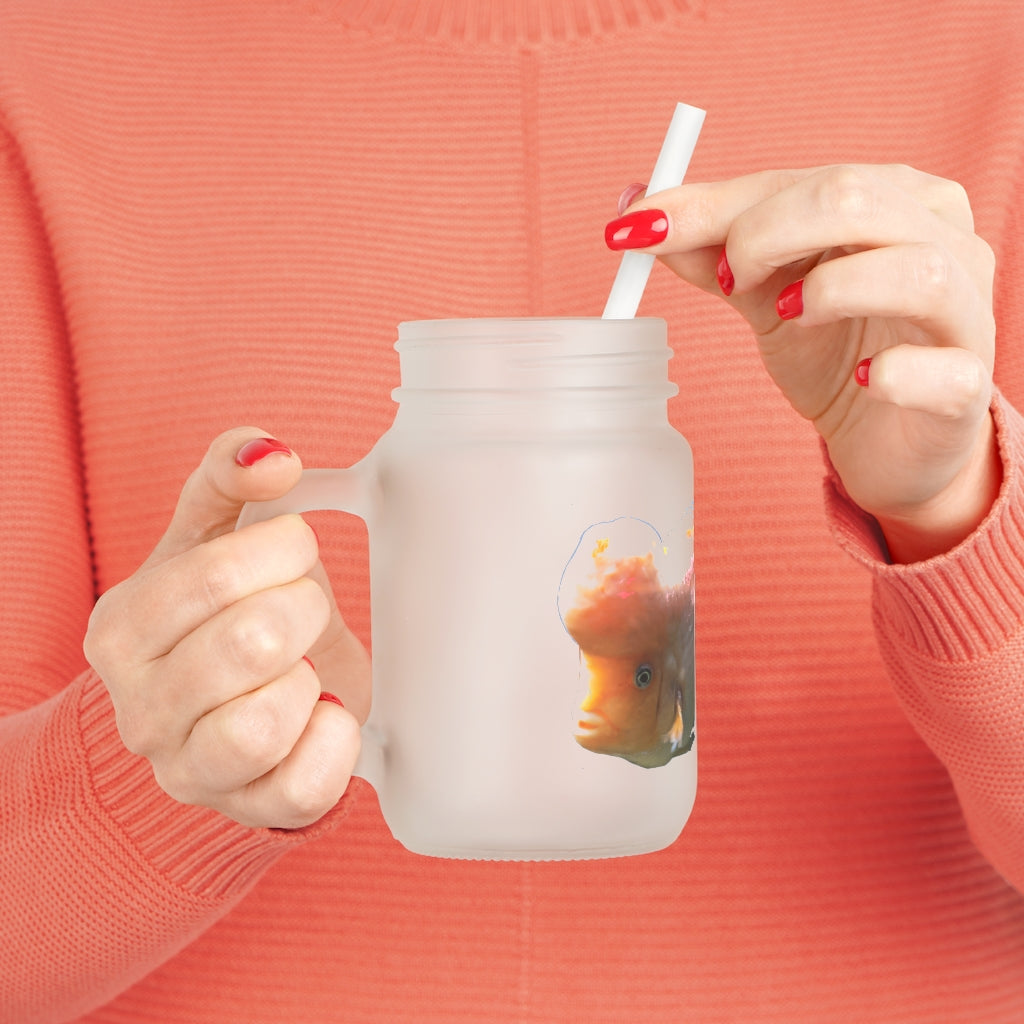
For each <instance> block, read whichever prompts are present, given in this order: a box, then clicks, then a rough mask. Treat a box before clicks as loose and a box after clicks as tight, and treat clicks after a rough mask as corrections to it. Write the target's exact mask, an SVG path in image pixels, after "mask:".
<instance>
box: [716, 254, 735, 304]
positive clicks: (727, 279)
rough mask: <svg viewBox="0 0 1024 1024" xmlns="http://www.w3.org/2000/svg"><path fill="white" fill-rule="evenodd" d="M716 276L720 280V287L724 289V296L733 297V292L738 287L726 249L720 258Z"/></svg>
mask: <svg viewBox="0 0 1024 1024" xmlns="http://www.w3.org/2000/svg"><path fill="white" fill-rule="evenodd" d="M715 276H716V277H717V278H718V287H719V288H721V289H722V294H723V295H732V290H733V288H735V287H736V279H735V278H734V277H733V276H732V268H731V267H730V266H729V258H728V257H727V256H726V255H725V249H723V250H722V254H721V256H719V257H718V266H717V267H716V268H715Z"/></svg>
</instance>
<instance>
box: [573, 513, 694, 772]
mask: <svg viewBox="0 0 1024 1024" xmlns="http://www.w3.org/2000/svg"><path fill="white" fill-rule="evenodd" d="M668 554H669V551H668V548H666V547H664V546H663V545H662V541H661V537H660V535H659V534H658V533H657V531H656V530H655V529H654V528H653V527H652V526H651V525H650V524H648V523H645V522H643V521H642V520H637V519H632V518H629V517H622V518H620V519H616V520H611V521H609V522H606V523H598V524H596V525H595V526H593V527H591V528H590V529H588V530H587V531H586V532H585V533H584V534H583V537H582V538H581V540H580V544H579V546H578V547H577V549H576V551H575V552H574V554H573V557H572V558H571V559H570V561H569V564H568V565H567V566H566V570H565V573H564V574H563V577H562V586H561V587H560V590H559V613H560V615H561V617H562V622H563V624H564V626H565V628H566V631H567V632H568V633H569V635H570V636H571V637H572V639H573V640H574V641H575V642H576V644H577V645H578V646H579V650H580V660H581V668H582V672H583V675H584V676H585V678H586V682H587V692H586V696H585V697H584V698H583V701H582V703H581V705H580V707H579V718H578V721H577V723H576V729H575V733H574V736H575V739H576V742H577V743H579V745H580V746H582V747H584V748H585V749H587V750H590V751H593V752H594V753H597V754H609V755H613V756H616V757H622V758H625V759H626V760H627V761H631V762H632V763H633V764H637V765H640V766H642V767H644V768H656V767H660V766H661V765H665V764H668V762H669V761H670V760H671V759H672V758H674V757H678V756H679V755H681V754H685V753H687V752H689V751H690V750H691V749H692V748H693V744H694V740H695V736H696V714H695V688H694V631H693V627H694V586H693V561H692V558H691V559H690V562H689V568H688V569H687V570H686V572H685V574H683V577H682V579H681V580H680V581H679V582H677V583H674V584H670V585H666V584H665V582H664V581H663V579H662V575H661V573H659V562H661V563H662V565H663V566H664V565H665V564H666V563H668V562H669V561H670V560H669V559H668V558H667V556H668ZM677 575H678V573H677Z"/></svg>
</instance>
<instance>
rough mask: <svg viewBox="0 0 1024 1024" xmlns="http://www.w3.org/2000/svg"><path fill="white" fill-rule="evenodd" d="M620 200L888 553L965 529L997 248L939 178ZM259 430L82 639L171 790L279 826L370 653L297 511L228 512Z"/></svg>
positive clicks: (213, 467) (328, 743) (989, 453)
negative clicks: (795, 288) (663, 230)
mask: <svg viewBox="0 0 1024 1024" xmlns="http://www.w3.org/2000/svg"><path fill="white" fill-rule="evenodd" d="M641 209H659V210H663V211H664V212H665V214H666V218H667V221H668V234H667V236H666V237H665V239H664V240H663V241H662V242H660V243H658V244H657V245H654V246H652V247H650V249H649V251H651V252H654V253H656V254H657V255H658V256H659V257H661V259H662V260H663V262H665V263H666V264H667V265H668V266H670V267H671V268H672V269H673V270H674V271H675V272H676V273H677V274H678V275H679V276H680V277H682V278H684V279H685V280H687V281H689V282H691V283H693V284H695V285H696V286H698V287H700V288H703V289H705V290H707V291H709V292H712V293H714V294H717V295H719V296H722V298H723V301H727V302H729V303H730V304H731V305H732V306H733V307H734V308H736V310H737V311H738V312H739V313H740V314H742V315H743V316H744V317H745V318H746V319H747V321H748V322H749V323H750V325H751V327H752V328H753V331H754V335H755V337H756V341H757V344H758V346H759V350H760V354H761V358H762V359H763V360H764V364H765V366H766V368H767V370H768V372H769V373H770V374H771V376H772V378H773V379H774V381H775V382H776V384H777V385H778V387H779V389H780V390H781V391H782V393H783V395H784V396H785V397H786V398H787V399H788V400H789V402H790V403H791V404H792V405H793V407H794V408H795V409H796V410H797V411H798V412H799V413H801V415H803V416H805V417H806V418H807V419H808V420H810V421H811V422H812V423H813V425H814V426H815V428H816V429H817V430H818V431H819V433H820V434H821V436H822V437H823V438H824V439H825V442H826V444H827V445H828V450H829V454H830V456H831V459H832V462H833V464H834V466H835V468H836V470H837V472H838V473H839V475H840V477H841V478H842V480H843V483H844V485H845V487H846V489H847V491H848V492H849V494H850V495H851V497H852V498H853V499H854V500H855V501H856V502H857V503H858V504H859V505H860V506H861V507H862V508H864V509H865V510H866V511H868V512H870V513H871V514H872V515H874V516H875V517H876V518H877V520H878V522H879V524H880V525H881V528H882V530H883V532H884V535H885V538H886V540H887V542H888V546H889V552H890V555H891V557H892V559H893V560H894V561H901V562H911V561H918V560H921V559H925V558H928V557H931V556H933V555H937V554H940V553H942V552H945V551H948V550H949V549H950V548H952V547H954V546H955V545H956V544H957V543H959V542H960V541H961V540H963V539H965V538H966V537H967V536H968V535H969V534H970V533H971V532H972V531H973V530H974V529H975V528H976V527H977V526H978V524H979V523H980V522H981V520H982V519H983V518H984V517H985V515H986V514H987V513H988V511H989V509H990V508H991V506H992V503H993V501H994V500H995V498H996V495H997V494H998V490H999V486H1000V483H1001V468H1000V466H1001V464H1000V461H999V458H998V453H997V450H996V442H995V432H994V428H993V424H992V418H991V415H990V412H989V404H990V398H991V393H992V364H993V357H994V349H995V326H994V321H993V316H992V281H993V275H994V261H993V257H992V253H991V250H990V249H989V247H988V246H987V245H986V244H985V243H984V242H983V241H982V240H981V239H979V238H978V237H977V236H976V235H975V234H974V228H973V217H972V214H971V209H970V205H969V203H968V201H967V197H966V196H965V194H964V191H963V189H962V188H960V186H958V185H956V184H954V183H952V182H947V181H943V180H942V179H939V178H935V177H933V176H930V175H927V174H923V173H921V172H918V171H915V170H912V169H910V168H906V167H845V166H844V167H834V168H819V169H811V170H798V171H771V172H764V173H760V174H754V175H750V176H747V177H743V178H737V179H734V180H732V181H725V182H717V183H713V184H694V185H684V186H682V187H680V188H678V189H671V190H668V191H665V192H662V193H659V194H658V195H657V196H649V197H646V198H645V199H642V200H640V201H638V202H635V203H634V204H633V205H632V206H631V207H630V208H629V211H628V212H633V211H636V210H641ZM723 248H724V249H725V252H726V255H727V262H728V267H729V269H730V270H731V273H732V277H733V280H734V287H733V288H732V290H731V294H730V295H729V296H728V297H726V296H724V295H723V292H722V289H721V286H720V284H719V281H718V275H717V273H716V271H717V268H718V267H719V262H720V257H721V253H722V251H723ZM799 280H803V282H804V286H803V296H802V298H803V312H802V313H801V314H800V315H799V316H797V317H796V318H795V319H790V320H783V319H781V318H780V316H779V313H778V310H777V309H776V300H777V298H778V296H779V293H780V292H781V291H782V290H783V289H784V288H786V287H787V286H788V285H791V284H793V283H794V282H796V281H799ZM866 358H871V360H872V361H871V364H870V371H869V377H868V384H867V386H866V387H863V386H861V385H860V384H858V383H857V380H856V377H855V368H856V366H857V364H858V363H859V362H861V360H863V359H866ZM262 436H266V435H265V434H264V432H262V431H260V430H258V429H256V428H249V427H245V428H239V429H236V430H232V431H229V432H227V433H226V434H223V435H221V436H220V437H219V438H217V439H216V440H215V441H214V442H213V444H212V445H211V447H210V449H209V451H208V453H207V455H206V457H205V458H204V459H203V461H202V463H201V464H200V466H199V467H198V469H197V470H196V471H195V473H193V475H192V476H191V477H190V478H189V480H188V482H187V483H186V485H185V488H184V490H183V491H182V494H181V498H180V499H179V502H178V506H177V510H176V512H175V515H174V517H173V519H172V522H171V524H170V526H169V528H168V530H167V533H166V534H165V536H164V537H163V539H162V540H161V541H160V543H159V544H158V545H157V547H156V549H155V550H154V551H153V553H152V555H151V556H150V557H149V558H148V559H147V561H146V562H145V563H144V564H143V565H142V566H141V567H140V569H139V570H138V571H137V572H136V573H135V574H134V575H133V576H131V577H130V578H129V579H127V580H125V581H124V582H123V583H121V584H119V585H118V586H116V587H114V588H112V589H111V590H110V591H108V592H107V593H106V594H104V595H103V597H102V598H101V599H100V600H99V602H98V603H97V606H96V609H95V612H94V614H93V616H92V619H91V621H90V625H89V630H88V633H87V636H86V641H85V651H86V656H87V658H88V659H89V662H90V663H91V664H92V665H93V667H94V668H95V669H96V671H97V672H98V673H99V675H100V676H101V678H102V679H103V680H104V682H105V683H106V685H107V687H108V689H109V690H110V694H111V698H112V700H113V704H114V707H115V710H116V713H117V723H118V728H119V730H120V732H121V736H122V739H123V740H124V742H125V745H126V746H127V747H128V749H130V750H132V751H133V752H135V753H138V754H141V755H142V756H144V757H146V758H148V759H149V761H150V762H151V764H152V767H153V772H154V776H155V778H156V780H157V782H158V784H159V785H160V786H161V787H162V788H163V789H164V790H165V791H166V792H167V793H168V794H170V795H171V796H172V797H174V798H175V799H177V800H180V801H182V802H184V803H190V804H198V805H201V806H205V807H210V808H213V809H215V810H217V811H220V812H222V813H223V814H225V815H227V816H228V817H230V818H233V819H234V820H236V821H238V822H241V823H242V824H244V825H249V826H267V827H277V828H298V827H302V826H304V825H308V824H311V823H312V822H314V821H316V820H317V819H319V818H320V817H321V816H322V815H323V814H325V813H326V812H327V811H328V810H329V809H330V808H331V807H332V806H333V805H334V804H335V803H336V802H337V801H338V800H339V799H340V797H341V795H342V794H343V793H344V791H345V789H346V788H347V786H348V784H349V781H350V778H351V774H352V770H353V767H354V765H355V761H356V758H357V756H358V752H359V723H360V722H361V721H362V720H364V719H365V717H366V714H367V712H368V710H369V703H370V673H369V661H368V658H367V655H366V653H365V651H364V650H363V648H362V646H361V645H360V643H359V642H358V640H357V639H356V638H355V637H354V636H353V634H352V633H351V632H350V631H349V629H348V628H347V627H346V625H345V623H344V622H343V620H342V617H341V615H340V614H339V612H338V607H337V604H336V603H335V600H334V597H333V595H332V593H331V588H330V584H329V582H328V580H327V577H326V574H325V572H324V570H323V567H322V565H321V564H320V561H319V548H318V544H317V540H316V536H315V534H314V533H313V531H312V530H311V529H310V528H309V527H308V526H307V525H306V524H305V523H304V522H303V521H302V520H301V518H299V517H298V516H281V517H279V518H278V519H274V520H271V521H268V522H264V523H256V524H253V525H251V526H247V527H245V528H244V529H242V530H238V531H235V529H234V526H235V521H236V519H237V517H238V513H239V511H240V510H241V508H242V505H243V504H244V503H245V502H247V501H259V500H268V499H271V498H275V497H279V496H280V495H283V494H285V493H287V491H289V490H290V489H291V488H292V487H293V486H294V484H295V483H296V481H297V480H298V477H299V474H300V472H301V463H300V461H299V458H298V456H296V455H294V454H291V453H287V452H282V453H274V454H270V455H268V456H266V457H265V458H263V459H261V460H260V461H258V462H256V463H255V464H254V465H252V466H250V467H248V468H246V467H242V466H239V465H238V464H237V463H236V461H235V456H236V454H237V453H238V451H239V450H240V449H241V448H242V447H243V445H245V444H246V443H247V442H249V441H252V440H253V439H255V438H259V437H262ZM304 656H308V657H309V658H310V661H305V660H303V659H304ZM314 666H315V668H314ZM322 690H328V691H330V692H332V693H334V694H337V695H338V696H339V697H340V698H341V700H342V701H343V702H344V705H345V706H344V707H339V706H338V705H337V704H335V703H333V702H330V701H323V700H320V699H319V697H320V693H321V691H322Z"/></svg>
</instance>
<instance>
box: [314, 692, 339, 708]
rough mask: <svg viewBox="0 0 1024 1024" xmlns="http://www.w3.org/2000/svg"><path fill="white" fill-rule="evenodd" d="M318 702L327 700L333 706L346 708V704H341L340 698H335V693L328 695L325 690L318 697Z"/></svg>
mask: <svg viewBox="0 0 1024 1024" xmlns="http://www.w3.org/2000/svg"><path fill="white" fill-rule="evenodd" d="M317 700H326V701H328V702H330V703H331V704H337V705H338V707H339V708H343V707H344V706H345V705H344V704H342V703H341V700H340V698H338V697H335V696H334V694H333V693H328V692H327V691H326V690H324V691H323V692H322V693H321V694H320V696H319V697H317Z"/></svg>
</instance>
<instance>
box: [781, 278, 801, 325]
mask: <svg viewBox="0 0 1024 1024" xmlns="http://www.w3.org/2000/svg"><path fill="white" fill-rule="evenodd" d="M775 309H776V310H777V311H778V314H779V316H780V317H781V318H782V319H783V320H795V319H796V318H797V317H798V316H799V315H800V314H801V313H802V312H803V311H804V283H803V281H802V280H800V281H794V282H793V283H792V284H791V285H789V286H788V287H786V288H783V289H782V291H781V292H779V297H778V299H777V300H776V302H775Z"/></svg>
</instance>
